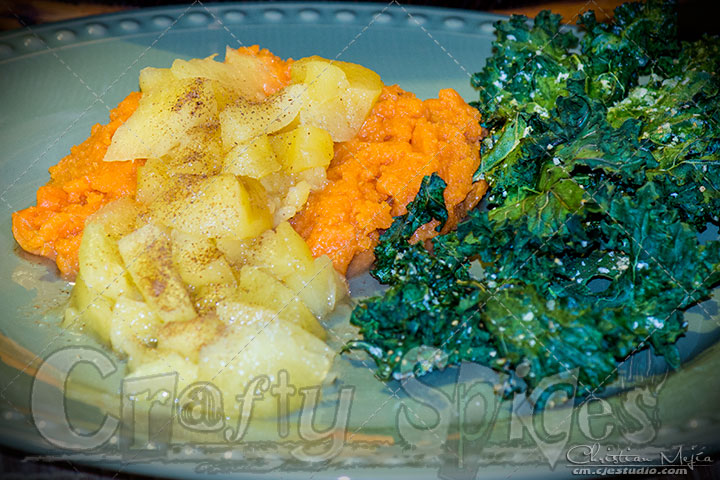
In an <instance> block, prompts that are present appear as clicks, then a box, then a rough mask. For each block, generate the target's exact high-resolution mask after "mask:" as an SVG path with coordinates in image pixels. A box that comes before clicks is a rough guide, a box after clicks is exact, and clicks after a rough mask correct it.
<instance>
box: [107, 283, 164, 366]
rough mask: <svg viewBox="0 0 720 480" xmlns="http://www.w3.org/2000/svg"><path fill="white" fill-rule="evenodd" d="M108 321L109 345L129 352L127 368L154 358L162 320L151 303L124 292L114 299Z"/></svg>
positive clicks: (117, 349) (126, 352)
mask: <svg viewBox="0 0 720 480" xmlns="http://www.w3.org/2000/svg"><path fill="white" fill-rule="evenodd" d="M110 322H111V325H112V327H111V329H110V343H111V345H112V348H113V349H114V350H116V351H118V352H121V353H124V354H126V355H127V356H128V366H129V367H130V369H135V368H136V367H137V366H138V365H141V364H143V363H146V362H147V361H148V360H151V361H152V360H154V359H155V358H156V352H155V348H156V347H157V329H158V327H159V325H160V324H161V322H162V320H161V319H160V317H159V316H158V315H157V313H156V311H155V309H153V308H152V307H151V306H150V305H148V304H147V303H145V302H143V301H138V300H133V299H132V298H128V297H126V296H124V295H123V296H121V297H120V298H118V299H117V301H116V302H115V306H114V308H113V312H112V318H111V321H110Z"/></svg>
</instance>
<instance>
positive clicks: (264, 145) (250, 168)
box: [224, 135, 282, 179]
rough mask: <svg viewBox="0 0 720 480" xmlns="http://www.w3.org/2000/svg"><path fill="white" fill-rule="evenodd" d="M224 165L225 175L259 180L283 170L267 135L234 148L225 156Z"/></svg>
mask: <svg viewBox="0 0 720 480" xmlns="http://www.w3.org/2000/svg"><path fill="white" fill-rule="evenodd" d="M224 164H225V166H224V172H225V173H232V174H233V175H242V176H245V177H251V178H258V179H259V178H263V177H265V176H267V175H269V174H271V173H274V172H279V171H280V169H281V168H282V165H281V164H280V163H279V162H278V161H277V157H276V156H275V151H274V150H273V148H272V146H271V144H270V140H269V138H268V136H267V135H259V136H257V137H255V139H253V140H248V141H247V142H243V143H240V144H238V145H236V146H235V147H233V148H232V149H231V150H230V151H229V152H228V154H227V155H226V156H225V161H224Z"/></svg>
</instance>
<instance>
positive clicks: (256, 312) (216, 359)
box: [199, 306, 334, 418]
mask: <svg viewBox="0 0 720 480" xmlns="http://www.w3.org/2000/svg"><path fill="white" fill-rule="evenodd" d="M243 318H244V319H245V320H244V321H242V322H240V321H238V322H234V323H232V324H231V325H230V326H229V327H228V328H227V330H226V333H225V334H224V335H223V336H222V337H220V338H218V339H217V341H215V342H214V343H211V344H209V345H206V346H205V347H203V349H202V350H201V351H200V360H199V366H200V370H199V371H200V377H201V378H212V379H213V383H215V385H217V386H218V388H219V389H220V390H221V391H222V392H223V395H224V399H225V401H226V405H235V404H237V402H236V401H235V396H236V395H238V394H242V393H244V391H245V389H246V388H247V387H248V385H249V384H250V382H252V381H253V380H254V379H257V378H258V377H259V376H261V375H266V376H267V379H268V380H270V382H275V381H276V379H277V378H278V375H280V374H281V371H284V372H285V373H282V374H283V375H285V374H286V375H287V380H288V383H289V384H291V385H293V386H294V387H295V388H296V390H295V392H294V394H291V395H290V397H289V410H290V411H292V410H295V409H297V408H298V407H299V406H300V402H301V396H300V394H299V389H301V388H304V387H319V386H321V385H322V382H323V379H324V378H325V376H326V375H327V373H328V371H329V370H330V366H331V365H332V360H333V356H334V354H333V352H332V351H331V350H330V348H329V347H328V346H327V345H325V343H324V342H323V341H322V340H320V339H318V338H317V337H315V336H314V335H312V334H310V333H308V332H306V331H305V330H303V329H302V328H299V327H297V326H296V325H294V324H292V323H287V322H278V321H273V318H274V313H273V312H272V311H271V310H268V309H265V308H262V307H251V306H247V307H246V312H245V313H244V315H243ZM281 413H282V412H281ZM253 415H257V416H258V417H268V416H277V415H278V411H277V399H276V398H275V397H274V396H272V395H270V394H269V393H266V394H265V395H264V398H263V400H260V401H258V402H255V404H254V411H253ZM253 418H255V417H253Z"/></svg>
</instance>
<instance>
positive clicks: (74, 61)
mask: <svg viewBox="0 0 720 480" xmlns="http://www.w3.org/2000/svg"><path fill="white" fill-rule="evenodd" d="M500 18H502V17H500V16H496V15H490V14H485V13H479V12H470V11H461V10H450V9H440V8H423V7H409V6H408V7H405V6H402V5H400V4H397V3H395V2H393V3H391V4H389V5H383V4H377V5H373V4H361V5H358V4H341V3H337V4H334V3H311V2H302V3H283V4H274V3H264V4H246V3H243V4H222V5H207V6H205V5H203V4H202V3H200V2H196V3H194V4H193V5H192V6H189V7H170V8H155V9H145V10H141V11H135V12H128V13H120V14H113V15H105V16H98V17H88V18H84V19H80V20H75V21H70V22H64V23H57V24H49V25H44V26H41V27H33V28H32V29H23V30H20V31H16V32H10V33H8V34H4V35H2V36H0V70H1V71H2V75H1V76H0V92H2V93H0V95H1V97H2V101H1V103H2V105H3V110H2V113H0V125H2V128H0V145H2V157H1V158H0V216H1V217H2V218H1V219H0V225H2V228H0V251H1V252H2V255H0V281H2V286H3V288H2V290H1V292H0V301H1V302H2V306H3V313H4V315H3V317H2V319H0V359H1V360H2V362H0V441H1V442H2V443H4V444H6V445H9V446H12V447H14V448H20V449H23V450H26V451H28V452H32V453H34V454H38V455H43V456H49V457H50V458H52V459H58V458H61V459H65V460H69V461H72V462H80V463H84V464H91V465H96V466H100V467H103V468H108V469H112V470H115V471H118V472H139V473H144V474H147V475H162V476H171V477H178V478H225V477H232V478H244V477H248V478H249V477H262V478H267V477H268V476H269V477H274V476H283V477H287V478H317V479H321V478H332V479H338V478H405V477H414V478H418V477H430V478H436V477H441V478H448V479H463V478H475V477H476V476H477V475H480V476H483V477H484V476H489V477H496V476H499V475H503V476H505V477H508V476H510V477H514V478H520V477H536V476H545V475H548V474H554V475H558V474H560V475H563V476H570V475H571V474H574V473H578V472H576V471H575V470H576V469H578V468H585V467H594V466H595V465H596V463H597V459H598V458H601V459H604V460H603V461H604V462H605V463H608V462H610V461H611V460H608V458H609V457H607V456H608V455H614V454H617V453H618V452H619V455H623V454H624V455H626V457H627V456H628V455H633V457H632V458H626V457H622V456H620V457H618V456H617V455H616V456H615V457H612V458H614V459H616V461H615V464H618V461H617V458H621V461H620V463H623V462H624V463H629V464H630V466H639V465H640V464H643V465H646V466H648V467H652V465H655V464H657V465H660V464H661V463H664V462H670V461H671V460H673V461H674V463H675V464H676V465H677V464H678V462H680V463H682V462H684V463H682V465H684V466H685V467H687V465H688V462H689V461H690V460H691V459H692V460H694V461H695V463H694V465H695V467H694V468H697V467H698V466H702V465H703V463H704V462H705V457H706V456H707V454H708V453H710V452H712V451H716V450H717V449H718V448H720V439H718V438H717V435H716V433H715V432H716V431H717V428H718V425H719V424H720V411H719V410H718V409H717V404H718V399H720V381H719V380H718V376H717V374H716V372H717V371H718V369H719V368H720V346H719V345H718V344H717V340H718V337H720V327H719V326H720V320H719V319H720V315H718V313H717V304H716V302H715V301H714V300H710V301H708V302H705V303H704V304H701V305H699V306H696V307H693V308H692V309H691V310H689V311H688V312H687V313H686V318H687V320H688V322H689V324H690V330H689V332H688V334H687V335H686V336H685V337H684V338H683V339H682V340H681V341H680V343H679V345H680V349H681V352H682V358H683V367H682V369H681V370H680V371H676V372H670V371H668V369H667V366H666V365H665V363H664V362H663V361H662V359H660V358H658V357H655V356H653V355H652V354H651V353H650V352H649V351H648V350H640V351H638V352H637V353H636V354H635V355H633V356H632V357H630V358H629V359H627V360H626V361H624V362H622V363H621V364H620V365H619V378H618V380H617V381H615V382H614V383H613V384H611V385H609V387H608V389H607V390H606V391H605V392H604V393H603V394H602V395H598V396H597V397H593V398H584V399H581V398H575V397H574V396H572V395H570V396H569V398H568V396H567V395H565V396H563V395H564V394H562V393H561V391H562V390H563V389H564V387H567V386H568V385H570V386H571V387H572V381H571V380H572V379H571V378H569V377H563V376H559V377H557V378H549V379H547V381H546V382H545V383H544V384H543V385H541V387H539V388H538V390H536V394H535V395H534V396H533V397H530V398H528V397H526V396H524V395H516V396H514V397H511V398H501V397H500V396H498V394H497V392H496V390H495V389H494V386H495V384H496V383H497V382H498V381H499V380H501V379H500V378H499V377H498V375H497V374H496V373H494V372H492V371H489V370H487V369H485V368H483V367H481V366H479V365H475V364H470V363H465V364H462V365H461V366H459V367H452V368H448V369H446V370H445V371H443V372H436V373H433V374H431V375H428V376H426V377H423V378H421V379H420V380H414V379H413V380H409V381H407V382H403V383H400V382H397V381H393V382H389V383H383V382H380V381H379V380H377V379H376V378H375V377H374V376H373V373H372V369H371V367H372V365H370V364H369V363H368V362H369V360H368V358H366V357H362V356H359V355H358V356H355V355H352V356H341V357H339V359H338V360H337V361H336V363H335V365H334V367H333V372H332V373H333V375H334V378H335V380H334V381H333V382H329V384H328V385H326V386H324V387H323V389H322V392H321V393H322V396H321V397H320V396H318V395H316V394H317V393H318V392H316V391H307V392H305V393H304V397H305V400H306V403H305V405H304V407H306V408H303V409H302V410H301V411H299V412H296V413H294V414H291V415H289V416H287V417H282V418H281V419H280V420H278V419H272V420H268V419H266V420H262V419H253V418H251V421H250V422H249V423H248V424H247V425H243V424H238V423H233V422H231V421H229V420H227V418H225V417H226V416H225V415H222V414H220V412H221V410H219V406H218V405H216V404H215V405H214V406H213V404H212V401H213V397H212V395H211V393H212V392H210V393H208V392H209V390H203V391H200V392H199V391H187V390H186V391H182V392H179V391H177V388H176V386H175V384H174V383H173V382H174V379H173V377H172V376H164V377H161V378H160V377H158V378H151V379H147V380H146V381H144V383H143V382H139V383H138V382H135V383H133V384H127V383H123V381H122V378H123V369H124V366H123V363H122V362H121V361H119V360H118V358H117V357H115V356H113V355H112V354H110V353H109V352H108V351H107V350H106V349H103V348H102V347H101V346H100V345H98V344H97V343H93V341H92V340H90V339H89V338H87V337H85V336H83V335H79V334H76V333H72V332H69V331H65V330H63V329H60V328H59V322H60V319H61V316H62V309H63V302H64V301H65V300H66V299H67V296H68V293H69V290H70V286H69V285H68V284H66V283H65V282H63V281H61V280H59V279H58V278H57V276H56V271H55V270H54V268H53V267H52V265H49V264H48V263H46V262H42V261H39V260H37V259H35V258H33V257H32V256H29V255H26V254H24V253H23V252H21V251H20V250H19V248H18V247H17V246H16V245H15V242H14V240H13V238H12V235H11V233H10V228H9V226H10V214H11V212H12V211H15V210H18V209H21V208H25V207H26V206H28V205H31V204H33V203H34V200H35V199H34V192H35V191H36V190H37V188H38V187H39V186H41V185H42V184H44V183H45V182H46V181H47V179H48V174H47V169H48V167H49V166H51V165H53V164H55V163H56V162H57V161H58V160H59V159H60V158H61V157H63V156H64V155H66V154H67V152H68V151H69V149H70V147H71V146H72V145H75V144H77V143H79V142H81V141H82V140H84V139H85V138H86V137H87V136H88V134H89V131H90V128H91V126H92V125H93V124H95V123H105V122H106V121H107V115H108V111H109V109H110V108H112V107H114V106H115V105H116V104H117V103H118V102H119V101H120V100H121V99H122V98H124V97H125V95H126V94H127V93H128V92H130V91H132V90H135V89H137V78H138V74H139V72H140V70H141V69H142V68H144V67H147V66H154V67H168V66H169V65H170V64H171V62H172V61H173V60H174V59H176V58H195V57H205V56H208V55H211V54H213V53H217V52H223V51H224V49H225V46H226V45H229V46H232V47H238V46H247V45H253V44H259V45H261V46H262V47H264V48H268V49H270V50H271V51H272V52H274V53H275V54H277V55H278V56H280V57H283V58H287V57H293V58H300V57H304V56H309V55H320V56H323V57H326V58H333V59H338V60H344V61H350V62H355V63H359V64H362V65H365V66H367V67H369V68H371V69H372V70H374V71H376V72H378V73H379V74H380V75H381V76H382V78H383V80H384V82H385V83H386V84H393V83H398V84H400V85H401V86H402V87H403V88H405V89H407V90H410V91H412V92H414V93H416V94H417V95H418V96H419V97H421V98H430V97H434V96H436V95H437V92H438V90H439V89H441V88H454V89H456V90H457V91H458V92H459V93H460V94H461V95H462V96H463V97H464V98H465V99H466V100H468V101H471V100H474V99H475V98H476V95H475V93H474V91H473V90H472V88H471V87H470V83H469V80H470V75H471V74H472V73H473V72H475V71H478V70H480V69H481V68H482V66H483V64H484V59H485V58H486V57H487V56H488V55H489V54H490V52H491V42H492V40H493V39H494V35H493V30H494V29H493V22H494V21H496V20H498V19H500ZM377 288H378V286H377V285H376V284H374V283H373V282H372V280H371V279H370V278H369V277H368V276H365V277H360V278H357V279H354V280H353V281H352V282H351V291H352V294H353V295H354V296H363V295H367V294H370V293H372V292H373V291H376V290H377ZM348 312H349V307H347V308H344V309H340V310H339V311H338V312H337V314H336V315H335V317H334V318H333V319H331V323H332V325H331V328H332V331H333V335H331V338H333V342H334V344H335V345H336V346H339V345H340V344H341V343H342V341H343V339H345V338H348V336H349V335H352V331H351V330H350V329H349V327H348V326H347V314H348ZM570 391H572V389H571V390H570ZM315 400H317V401H315ZM239 404H240V403H239ZM239 404H238V405H235V406H225V407H226V408H239ZM203 405H204V406H205V407H206V408H205V409H202V408H200V407H202V406H203ZM541 405H544V407H542V408H541ZM195 407H198V409H195ZM208 411H211V412H216V413H218V415H214V416H213V415H209V416H208V415H204V414H202V413H198V412H208ZM222 412H225V410H222ZM246 426H247V430H244V428H245V427H246ZM690 446H692V448H691V447H690ZM593 452H595V453H593ZM705 463H706V462H705ZM657 468H660V467H657ZM580 473H582V472H580Z"/></svg>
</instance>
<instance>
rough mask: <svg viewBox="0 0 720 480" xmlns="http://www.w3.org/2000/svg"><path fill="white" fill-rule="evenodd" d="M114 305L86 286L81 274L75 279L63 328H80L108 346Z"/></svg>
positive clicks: (98, 292)
mask: <svg viewBox="0 0 720 480" xmlns="http://www.w3.org/2000/svg"><path fill="white" fill-rule="evenodd" d="M114 304H115V301H114V300H111V299H109V298H107V297H105V296H103V295H102V294H101V292H100V291H99V290H95V289H92V288H90V287H88V286H87V284H86V283H85V280H84V279H83V277H82V272H81V273H80V274H78V276H77V277H76V278H75V286H74V287H73V290H72V293H71V294H70V302H69V306H68V308H67V309H66V310H65V316H64V317H63V326H64V327H66V328H82V329H84V330H85V331H87V332H89V333H91V334H93V335H94V336H95V337H96V338H97V339H98V340H100V341H101V342H103V343H105V344H110V329H111V326H112V322H111V320H112V307H113V305H114Z"/></svg>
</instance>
